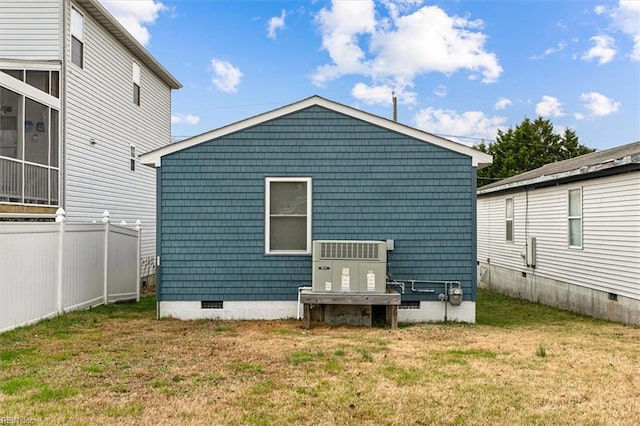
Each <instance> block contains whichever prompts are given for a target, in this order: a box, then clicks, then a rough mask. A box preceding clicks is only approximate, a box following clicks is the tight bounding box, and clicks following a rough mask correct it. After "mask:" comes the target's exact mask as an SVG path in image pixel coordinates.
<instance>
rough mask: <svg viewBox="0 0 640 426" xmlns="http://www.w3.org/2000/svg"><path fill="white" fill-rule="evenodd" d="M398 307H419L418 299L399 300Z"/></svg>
mask: <svg viewBox="0 0 640 426" xmlns="http://www.w3.org/2000/svg"><path fill="white" fill-rule="evenodd" d="M398 308H399V309H420V301H419V300H403V301H402V302H400V306H398Z"/></svg>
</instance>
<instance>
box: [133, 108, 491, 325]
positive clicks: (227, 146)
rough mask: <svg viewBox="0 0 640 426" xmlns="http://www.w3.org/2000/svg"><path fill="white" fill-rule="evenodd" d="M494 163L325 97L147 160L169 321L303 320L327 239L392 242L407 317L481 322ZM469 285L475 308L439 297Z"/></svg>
mask: <svg viewBox="0 0 640 426" xmlns="http://www.w3.org/2000/svg"><path fill="white" fill-rule="evenodd" d="M491 160H492V159H491V156H489V155H487V154H484V153H482V152H479V151H476V150H474V149H472V148H469V147H467V146H465V145H462V144H459V143H456V142H453V141H450V140H447V139H443V138H441V137H438V136H435V135H432V134H429V133H426V132H423V131H420V130H417V129H415V128H411V127H408V126H406V125H403V124H400V123H397V122H395V121H391V120H387V119H385V118H382V117H379V116H375V115H372V114H369V113H366V112H363V111H361V110H358V109H354V108H351V107H348V106H345V105H342V104H339V103H336V102H332V101H330V100H327V99H324V98H321V97H318V96H313V97H310V98H307V99H304V100H302V101H299V102H296V103H293V104H290V105H287V106H284V107H282V108H278V109H276V110H273V111H269V112H266V113H264V114H261V115H258V116H255V117H252V118H248V119H246V120H243V121H240V122H237V123H234V124H231V125H228V126H225V127H222V128H219V129H216V130H213V131H210V132H208V133H205V134H202V135H199V136H195V137H193V138H190V139H186V140H183V141H181V142H179V143H175V144H173V145H169V146H166V147H164V148H161V149H158V150H155V151H152V152H149V153H147V154H144V155H142V156H141V161H142V162H143V163H144V164H147V165H151V166H154V167H155V168H156V173H157V188H158V189H157V191H158V193H157V205H158V211H157V217H158V219H157V220H158V224H157V225H158V231H157V232H158V235H157V253H158V255H159V259H158V260H159V268H158V272H157V275H156V280H157V281H156V286H157V287H156V291H157V299H158V310H159V312H158V313H159V316H161V317H167V316H170V317H177V318H182V319H196V318H220V319H276V318H290V317H296V315H298V313H299V312H300V310H299V303H298V296H299V289H300V287H302V286H310V285H311V280H312V247H313V244H312V242H313V241H315V240H356V241H361V240H367V241H390V242H392V244H390V245H389V249H390V251H389V252H388V262H389V272H390V273H391V274H392V278H391V280H393V281H395V282H396V284H395V287H396V289H397V290H398V291H399V292H401V293H402V296H401V306H400V310H399V313H398V319H399V320H400V321H408V322H421V321H441V320H442V319H443V318H445V314H446V315H448V318H449V319H454V320H458V321H465V322H474V321H475V302H476V183H475V182H476V170H477V169H478V168H482V167H485V166H488V165H489V164H490V163H491ZM446 283H457V284H456V285H459V288H460V289H461V290H462V293H463V296H462V303H460V304H459V305H458V306H453V305H452V304H449V303H443V302H442V301H440V300H439V298H438V296H439V295H440V294H441V293H443V292H444V291H445V285H449V284H446Z"/></svg>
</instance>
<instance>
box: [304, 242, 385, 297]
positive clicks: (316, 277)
mask: <svg viewBox="0 0 640 426" xmlns="http://www.w3.org/2000/svg"><path fill="white" fill-rule="evenodd" d="M312 278H313V281H312V286H313V291H316V292H360V293H366V292H377V293H384V292H385V291H386V284H387V243H386V242H385V241H314V242H313V276H312Z"/></svg>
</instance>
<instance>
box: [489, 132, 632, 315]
mask: <svg viewBox="0 0 640 426" xmlns="http://www.w3.org/2000/svg"><path fill="white" fill-rule="evenodd" d="M478 264H479V273H480V277H481V279H480V284H479V285H481V286H485V287H488V288H489V289H491V290H492V291H497V292H501V293H505V294H508V295H510V296H514V297H519V298H523V299H528V300H531V301H534V302H540V303H544V304H548V305H552V306H557V307H560V308H564V309H570V310H573V311H577V312H581V313H585V314H588V315H592V316H596V317H601V318H607V319H610V320H613V321H619V322H624V323H631V324H640V142H636V143H632V144H628V145H623V146H620V147H618V148H613V149H609V150H606V151H599V152H594V153H591V154H586V155H582V156H580V157H576V158H572V159H569V160H564V161H559V162H556V163H551V164H547V165H545V166H543V167H541V168H539V169H535V170H531V171H529V172H526V173H523V174H520V175H517V176H513V177H510V178H508V179H503V180H501V181H498V182H495V183H492V184H490V185H486V186H483V187H481V188H480V189H479V190H478Z"/></svg>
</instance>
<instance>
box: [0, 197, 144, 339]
mask: <svg viewBox="0 0 640 426" xmlns="http://www.w3.org/2000/svg"><path fill="white" fill-rule="evenodd" d="M60 210H61V209H59V213H58V214H57V217H56V223H42V222H20V223H17V222H11V223H9V222H5V223H2V222H0V333H1V332H3V331H7V330H11V329H13V328H16V327H20V326H23V325H28V324H31V323H34V322H37V321H39V320H42V319H44V318H49V317H52V316H55V315H59V314H62V313H64V312H67V311H71V310H76V309H84V308H89V307H92V306H96V305H100V304H107V303H111V302H116V301H119V300H133V299H136V300H139V299H140V289H139V271H140V264H139V262H140V224H139V222H137V223H136V225H135V228H131V227H127V226H126V224H121V225H113V224H111V223H109V215H108V212H105V214H104V215H103V220H102V223H65V220H64V211H60Z"/></svg>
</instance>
